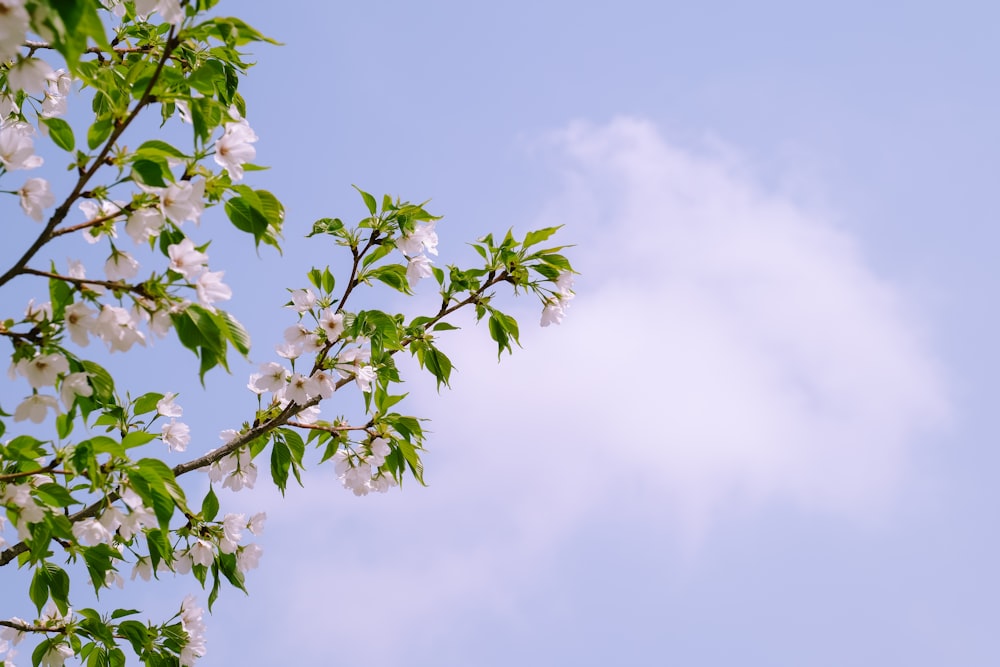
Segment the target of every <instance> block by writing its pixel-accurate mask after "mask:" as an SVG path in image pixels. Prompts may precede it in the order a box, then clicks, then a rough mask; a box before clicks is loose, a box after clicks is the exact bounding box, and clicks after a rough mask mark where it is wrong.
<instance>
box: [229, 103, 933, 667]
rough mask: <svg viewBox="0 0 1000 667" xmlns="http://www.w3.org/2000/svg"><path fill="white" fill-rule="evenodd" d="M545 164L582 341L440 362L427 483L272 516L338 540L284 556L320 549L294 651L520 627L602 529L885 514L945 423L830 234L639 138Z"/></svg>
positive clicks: (653, 132)
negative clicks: (575, 276) (777, 507)
mask: <svg viewBox="0 0 1000 667" xmlns="http://www.w3.org/2000/svg"><path fill="white" fill-rule="evenodd" d="M550 148H551V150H552V154H553V155H555V156H557V158H558V160H559V163H560V164H561V168H562V169H563V175H564V176H565V183H566V187H565V189H564V191H563V192H562V193H561V194H559V195H558V196H557V197H556V198H554V199H553V200H552V202H551V204H550V206H549V208H548V210H547V213H546V214H545V215H543V216H541V218H542V220H541V222H540V225H541V224H550V223H553V222H554V223H561V222H565V223H567V229H566V230H565V232H564V233H565V236H566V238H567V239H569V240H570V241H575V242H577V243H578V244H579V246H578V247H577V248H575V249H574V250H572V251H571V252H570V254H571V256H572V257H573V258H574V259H575V260H576V261H577V264H578V268H579V269H580V270H581V271H582V273H583V274H584V275H583V276H582V277H581V278H580V280H578V282H577V293H578V296H577V298H576V300H575V301H574V302H573V305H572V307H571V309H570V310H569V313H568V316H567V318H566V321H565V323H564V324H563V325H562V327H558V328H557V327H549V328H548V329H544V330H543V329H539V328H537V326H536V324H537V319H538V314H539V311H540V306H537V304H532V305H530V306H518V307H517V308H518V315H519V317H521V321H522V327H521V328H522V332H523V334H522V341H523V343H524V345H525V349H524V350H519V351H517V352H516V354H515V355H514V357H513V358H511V359H505V361H504V363H503V364H502V365H501V366H500V367H497V365H496V361H495V356H494V355H493V350H492V349H491V348H490V347H489V346H490V342H489V341H488V337H487V333H486V332H485V331H483V330H481V329H480V330H478V331H469V330H468V329H467V330H466V331H465V332H462V334H459V335H451V336H450V341H451V342H450V343H448V344H446V345H445V349H446V350H449V351H450V353H451V354H452V356H453V360H454V361H455V364H456V366H457V368H458V372H457V374H456V376H455V377H454V385H455V390H454V391H452V392H445V393H444V394H443V395H442V396H441V397H440V398H438V397H437V395H436V394H435V393H434V392H433V384H432V383H431V382H430V381H429V380H426V381H424V382H419V381H411V382H410V383H409V386H408V389H409V390H410V391H411V392H412V396H411V399H410V401H409V405H408V409H409V410H411V411H412V412H414V413H416V414H420V415H426V416H431V417H433V418H434V422H433V423H432V425H431V428H432V429H433V430H434V431H435V433H434V434H433V435H432V437H431V442H430V446H431V450H432V451H431V452H430V454H429V455H428V458H427V469H428V472H427V477H428V480H429V481H430V482H431V484H432V486H431V487H430V488H429V489H419V488H416V487H415V486H413V485H411V487H410V488H409V489H407V490H405V491H404V492H403V493H402V494H392V495H391V497H390V498H384V499H383V498H365V499H360V500H358V499H355V498H353V497H351V496H349V494H348V493H347V492H344V491H340V490H339V489H337V490H332V489H329V488H318V486H317V485H316V484H315V482H313V483H312V484H311V485H310V487H309V489H307V490H306V491H305V492H302V491H296V492H292V493H290V497H289V500H290V501H292V502H290V503H289V502H287V501H286V503H285V505H284V510H275V511H274V512H272V510H270V509H269V510H268V511H269V513H271V514H272V525H277V524H281V523H283V522H286V521H288V522H290V525H289V528H290V531H291V532H296V531H299V530H311V529H313V528H314V527H315V525H316V521H317V520H318V517H317V512H319V513H320V514H321V515H322V519H323V522H324V523H326V524H329V525H330V526H331V530H332V531H333V532H332V533H331V534H330V535H329V536H324V535H316V536H314V537H313V538H312V540H311V541H310V542H309V543H308V544H302V543H299V544H296V545H293V546H289V547H288V551H287V552H285V553H276V554H273V555H269V560H267V561H266V564H267V567H268V568H273V567H279V568H280V567H282V566H281V565H280V564H278V560H277V559H282V560H287V559H292V560H294V561H296V562H297V563H301V562H302V560H303V559H305V558H306V555H307V554H321V558H320V559H319V560H317V561H316V562H312V563H306V564H304V565H303V567H301V568H300V569H299V570H298V572H299V573H300V574H298V575H295V574H293V575H292V576H291V577H290V580H286V581H283V582H281V584H280V589H275V590H274V591H271V592H270V593H267V592H266V591H261V592H262V593H265V595H264V596H263V600H265V601H266V600H267V599H268V597H267V595H271V596H272V597H273V598H274V599H280V598H281V597H282V596H286V595H292V596H294V598H295V599H296V605H297V607H298V611H299V613H298V615H297V616H296V618H295V619H294V621H293V622H291V623H290V624H289V626H288V627H286V628H284V629H281V633H282V635H283V636H286V637H288V638H289V639H292V640H295V643H303V644H304V643H306V642H307V641H308V638H309V637H314V636H315V633H317V632H320V631H324V632H327V633H328V635H329V638H330V640H331V641H333V642H335V643H336V645H337V646H338V650H339V652H340V655H342V656H347V657H348V658H350V657H351V656H362V655H364V656H365V659H366V660H368V661H369V664H375V665H377V664H386V665H391V664H401V663H400V660H402V656H407V655H410V654H409V653H408V651H415V650H417V648H416V647H418V646H425V647H427V651H428V652H429V653H428V654H429V655H434V650H440V646H441V645H443V644H442V642H447V638H448V634H449V633H450V632H451V629H452V627H453V624H454V623H459V622H460V621H461V620H462V619H463V617H464V615H465V614H466V613H468V612H469V611H470V610H471V611H478V612H480V613H481V612H482V611H483V610H487V611H488V612H489V613H494V614H500V615H504V614H507V613H510V614H512V615H513V614H514V613H515V612H514V610H517V609H518V597H519V595H521V593H520V592H519V591H522V590H527V589H530V587H531V586H532V585H533V583H534V582H537V581H540V580H542V579H544V578H545V577H546V576H548V575H547V573H549V572H551V571H552V568H554V567H556V564H555V563H556V561H555V559H556V558H558V557H560V556H561V555H563V554H564V552H561V551H560V549H561V548H562V546H564V545H565V544H566V543H567V541H568V540H570V539H571V538H572V539H583V540H587V539H599V537H598V536H594V535H588V534H587V527H588V521H589V519H590V518H591V517H595V516H600V517H603V518H604V519H606V518H607V517H608V516H612V515H613V516H616V517H619V518H620V519H621V520H623V521H635V522H636V524H637V525H653V526H658V527H660V528H661V529H662V527H663V526H667V527H670V526H673V527H675V528H676V527H678V526H679V527H681V529H682V534H683V535H685V536H687V537H690V536H691V535H695V536H697V535H698V534H699V533H700V531H702V530H703V529H704V528H705V527H706V526H707V525H710V523H711V521H712V518H713V517H714V516H715V515H716V513H717V512H719V511H725V509H726V508H727V507H734V506H737V507H740V508H746V507H750V508H752V507H756V506H761V505H765V504H789V503H791V504H793V505H794V506H795V507H797V508H802V509H804V510H807V511H819V512H821V513H834V514H837V515H843V516H847V517H865V516H867V515H868V514H869V513H870V512H872V511H873V508H876V509H877V508H879V507H881V506H884V504H885V503H886V501H888V500H891V498H892V496H893V494H894V490H895V489H896V488H897V485H898V482H899V480H900V478H901V476H902V475H904V474H905V471H906V465H907V460H908V453H909V451H910V450H911V448H912V447H913V446H915V444H916V443H917V442H918V441H919V438H920V437H921V435H922V434H923V433H925V432H926V431H927V429H930V428H934V427H937V426H940V425H941V424H942V423H943V422H944V421H945V420H946V419H947V415H948V412H949V406H948V401H947V398H946V395H945V390H944V388H943V384H942V380H941V378H940V373H939V371H938V370H937V368H936V364H935V361H934V359H933V357H932V356H931V354H930V352H929V350H928V349H927V347H926V346H925V344H924V343H923V342H922V340H921V335H920V329H919V324H918V321H917V320H916V319H915V318H914V317H912V316H911V315H910V314H909V313H908V312H907V310H906V304H905V298H904V297H905V295H902V294H901V293H900V291H899V290H898V289H897V288H894V287H893V286H892V285H891V284H890V283H889V282H887V281H886V280H884V279H881V278H879V277H878V276H877V275H876V274H875V272H874V271H873V270H872V269H871V268H869V267H868V266H866V264H865V262H864V259H863V257H862V255H861V254H860V252H859V251H858V248H857V247H856V244H855V242H854V241H853V240H852V238H851V237H850V236H849V235H848V234H846V233H845V232H843V231H841V230H838V229H837V228H836V227H835V226H833V225H832V224H831V223H830V222H829V221H828V220H827V219H826V218H825V217H824V216H823V215H819V214H816V213H813V212H810V211H807V210H803V209H802V208H800V207H798V206H796V204H795V203H794V202H792V201H788V200H785V199H783V198H781V197H779V196H776V195H772V194H769V193H767V192H764V191H762V189H761V188H760V187H758V186H756V185H755V184H754V182H753V180H752V179H750V178H748V177H747V176H746V175H745V174H742V173H741V172H740V170H739V169H738V168H737V167H736V166H735V164H734V162H733V160H732V159H731V158H730V157H726V158H716V157H713V156H706V155H697V154H694V153H692V152H690V151H685V150H681V149H678V148H676V147H673V146H671V145H670V144H669V143H668V142H666V141H665V140H664V139H663V138H662V136H661V135H660V134H659V133H658V131H657V129H656V128H655V127H654V126H652V125H651V124H649V123H646V122H643V121H638V120H631V119H619V120H616V121H614V122H612V123H610V124H608V125H605V126H593V125H586V124H579V125H574V126H572V127H570V128H569V129H568V130H566V131H564V132H561V133H559V134H558V135H557V136H555V137H554V138H553V140H552V142H551V144H550ZM521 231H522V232H523V231H524V230H521ZM404 376H405V375H404ZM405 377H406V376H405ZM328 473H329V476H330V482H329V484H328V485H327V487H329V486H333V485H335V484H336V483H335V482H333V480H332V472H330V471H328ZM331 494H333V496H334V497H333V498H330V495H331ZM340 496H342V497H340ZM321 498H325V499H321ZM297 499H298V500H297ZM737 503H738V505H737ZM320 507H323V509H318V508H320ZM331 507H332V508H333V509H327V508H331ZM279 512H280V513H283V516H281V515H280V514H279ZM581 535H582V536H583V537H581ZM279 550H281V551H283V550H284V547H280V548H279ZM622 574H623V576H624V575H627V573H622ZM595 576H617V575H612V574H611V573H608V572H603V571H602V573H595ZM252 585H253V584H252ZM253 586H254V588H256V585H253ZM265 603H266V602H265ZM248 610H249V608H248ZM248 613H249V612H248ZM512 617H513V616H512ZM382 618H391V619H392V630H391V631H386V629H385V628H384V627H383V626H382V625H380V624H379V623H378V622H377V621H378V619H382ZM373 644H377V645H378V647H379V650H378V652H377V654H372V653H371V652H370V651H369V650H368V648H367V647H370V646H371V645H373ZM435 646H437V647H438V649H435V648H434V647H435ZM418 662H419V661H418Z"/></svg>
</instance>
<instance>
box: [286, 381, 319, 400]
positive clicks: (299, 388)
mask: <svg viewBox="0 0 1000 667" xmlns="http://www.w3.org/2000/svg"><path fill="white" fill-rule="evenodd" d="M317 393H318V392H317V388H316V387H315V386H314V385H313V381H312V378H307V377H305V376H304V375H302V374H301V373H295V374H293V375H292V377H291V378H290V379H289V380H288V384H287V385H286V386H285V398H287V399H288V400H289V401H294V402H295V403H298V404H299V405H305V404H306V403H308V402H309V399H310V398H312V397H313V396H315V395H316V394H317Z"/></svg>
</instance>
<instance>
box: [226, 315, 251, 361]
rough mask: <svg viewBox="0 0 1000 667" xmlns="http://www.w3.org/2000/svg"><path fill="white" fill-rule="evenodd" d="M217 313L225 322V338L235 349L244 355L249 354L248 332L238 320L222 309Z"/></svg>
mask: <svg viewBox="0 0 1000 667" xmlns="http://www.w3.org/2000/svg"><path fill="white" fill-rule="evenodd" d="M219 315H220V316H221V317H222V319H223V321H224V322H225V325H226V327H225V332H226V339H227V340H228V341H229V342H230V343H232V344H233V347H235V348H236V351H237V352H239V353H240V354H242V355H243V356H244V357H245V356H247V355H248V354H250V333H249V332H248V331H247V330H246V329H245V328H244V327H243V325H242V324H240V322H239V320H237V319H236V318H235V317H233V316H232V314H231V313H228V312H226V311H224V310H220V311H219Z"/></svg>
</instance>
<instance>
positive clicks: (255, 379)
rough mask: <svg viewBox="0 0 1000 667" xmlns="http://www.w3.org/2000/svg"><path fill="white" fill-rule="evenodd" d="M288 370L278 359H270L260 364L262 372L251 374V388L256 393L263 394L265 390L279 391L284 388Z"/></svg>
mask: <svg viewBox="0 0 1000 667" xmlns="http://www.w3.org/2000/svg"><path fill="white" fill-rule="evenodd" d="M287 376H288V371H287V370H285V367H284V366H282V365H281V364H279V363H278V362H276V361H269V362H267V363H265V364H261V365H260V373H254V374H253V375H251V376H250V384H249V387H250V390H251V391H253V392H254V393H255V394H263V393H264V392H265V391H270V392H278V391H281V390H282V389H284V387H285V384H286V379H285V378H286V377H287Z"/></svg>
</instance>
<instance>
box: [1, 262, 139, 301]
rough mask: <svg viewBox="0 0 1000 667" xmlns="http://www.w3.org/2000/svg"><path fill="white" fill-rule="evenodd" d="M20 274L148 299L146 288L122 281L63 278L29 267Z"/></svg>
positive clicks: (56, 274)
mask: <svg viewBox="0 0 1000 667" xmlns="http://www.w3.org/2000/svg"><path fill="white" fill-rule="evenodd" d="M21 273H27V274H30V275H33V276H41V277H42V278H55V279H56V280H63V281H65V282H68V283H73V284H75V285H99V286H101V287H106V288H108V289H112V290H125V291H127V292H135V293H136V294H138V295H139V296H144V297H148V296H149V294H148V293H147V292H146V288H145V287H143V286H142V285H141V284H139V285H130V284H129V283H127V282H125V281H123V280H91V279H90V278H73V277H71V276H64V275H60V274H58V273H49V272H48V271H39V270H38V269H32V268H30V267H27V266H26V267H24V268H23V269H21Z"/></svg>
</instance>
